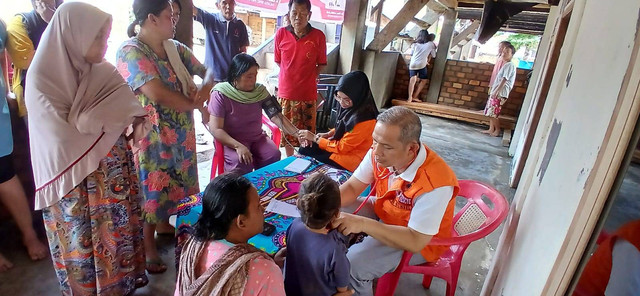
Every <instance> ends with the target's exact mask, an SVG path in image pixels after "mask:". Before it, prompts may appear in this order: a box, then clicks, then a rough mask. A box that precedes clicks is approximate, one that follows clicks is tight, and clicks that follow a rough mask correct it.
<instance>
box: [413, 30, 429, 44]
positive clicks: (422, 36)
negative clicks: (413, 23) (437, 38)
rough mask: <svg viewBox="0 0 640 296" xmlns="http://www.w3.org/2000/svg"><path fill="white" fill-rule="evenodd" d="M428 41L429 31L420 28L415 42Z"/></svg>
mask: <svg viewBox="0 0 640 296" xmlns="http://www.w3.org/2000/svg"><path fill="white" fill-rule="evenodd" d="M427 42H429V31H428V30H425V29H422V30H420V32H419V33H418V38H416V43H420V44H423V43H427Z"/></svg>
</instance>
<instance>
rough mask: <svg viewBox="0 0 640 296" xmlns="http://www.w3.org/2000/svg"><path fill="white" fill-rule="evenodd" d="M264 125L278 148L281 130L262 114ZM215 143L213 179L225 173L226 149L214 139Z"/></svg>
mask: <svg viewBox="0 0 640 296" xmlns="http://www.w3.org/2000/svg"><path fill="white" fill-rule="evenodd" d="M262 125H264V126H266V127H267V128H268V129H269V130H270V131H271V139H272V140H273V142H274V143H276V146H278V145H280V139H281V138H282V133H281V132H280V128H279V127H278V126H277V125H276V124H275V123H273V122H272V121H271V120H270V119H269V118H268V117H267V116H266V115H264V114H262ZM213 143H214V149H215V150H214V152H213V164H212V165H211V179H213V178H215V177H216V176H217V175H219V174H222V173H224V153H223V152H224V147H223V146H222V143H220V141H218V140H215V139H214V140H213Z"/></svg>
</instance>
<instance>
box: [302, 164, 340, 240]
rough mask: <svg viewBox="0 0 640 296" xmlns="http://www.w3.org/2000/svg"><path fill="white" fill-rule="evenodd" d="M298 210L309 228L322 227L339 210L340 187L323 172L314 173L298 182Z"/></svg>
mask: <svg viewBox="0 0 640 296" xmlns="http://www.w3.org/2000/svg"><path fill="white" fill-rule="evenodd" d="M298 211H300V216H301V219H302V222H303V223H304V224H305V225H307V227H309V228H311V229H322V228H324V227H326V226H327V224H329V222H331V220H332V219H333V217H335V216H336V214H338V212H340V187H338V183H336V182H335V181H333V179H331V178H330V177H328V176H327V175H325V174H320V173H317V174H314V175H312V176H311V177H309V178H307V179H306V180H304V181H302V184H300V191H299V192H298Z"/></svg>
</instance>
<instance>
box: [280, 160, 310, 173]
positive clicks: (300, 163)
mask: <svg viewBox="0 0 640 296" xmlns="http://www.w3.org/2000/svg"><path fill="white" fill-rule="evenodd" d="M309 165H311V162H310V161H308V160H306V159H304V158H296V159H294V160H293V161H292V162H291V163H290V164H289V165H287V166H286V167H285V168H284V169H285V170H287V171H290V172H294V173H298V174H302V172H304V171H305V170H306V169H307V168H308V167H309Z"/></svg>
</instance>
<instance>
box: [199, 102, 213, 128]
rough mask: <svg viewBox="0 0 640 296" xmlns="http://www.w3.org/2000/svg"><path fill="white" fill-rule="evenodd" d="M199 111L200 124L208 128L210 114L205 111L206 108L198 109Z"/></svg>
mask: <svg viewBox="0 0 640 296" xmlns="http://www.w3.org/2000/svg"><path fill="white" fill-rule="evenodd" d="M199 111H200V114H202V123H203V124H204V125H205V126H206V127H207V128H208V126H209V117H210V116H211V114H209V110H208V109H207V106H204V107H202V108H200V109H199Z"/></svg>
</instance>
